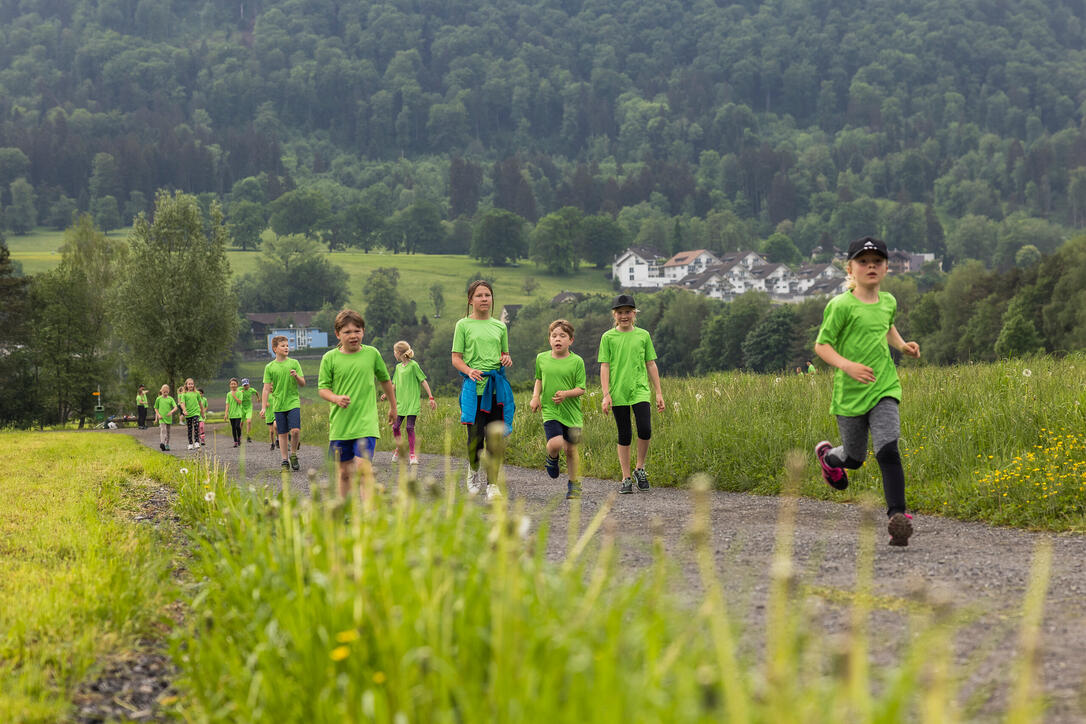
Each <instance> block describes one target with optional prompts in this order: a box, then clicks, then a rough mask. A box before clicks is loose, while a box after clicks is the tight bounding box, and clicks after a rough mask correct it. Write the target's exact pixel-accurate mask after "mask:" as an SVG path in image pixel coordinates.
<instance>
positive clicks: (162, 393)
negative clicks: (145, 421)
mask: <svg viewBox="0 0 1086 724" xmlns="http://www.w3.org/2000/svg"><path fill="white" fill-rule="evenodd" d="M176 412H177V403H176V402H174V399H173V398H172V397H170V386H169V385H162V387H161V388H160V389H159V391H158V397H156V398H155V424H156V425H158V449H159V450H163V451H165V450H169V449H170V420H172V419H173V416H174V413H176Z"/></svg>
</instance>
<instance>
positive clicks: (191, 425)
mask: <svg viewBox="0 0 1086 724" xmlns="http://www.w3.org/2000/svg"><path fill="white" fill-rule="evenodd" d="M185 425H186V427H187V429H188V433H189V445H191V444H193V443H194V442H200V416H199V415H193V416H192V417H186V418H185Z"/></svg>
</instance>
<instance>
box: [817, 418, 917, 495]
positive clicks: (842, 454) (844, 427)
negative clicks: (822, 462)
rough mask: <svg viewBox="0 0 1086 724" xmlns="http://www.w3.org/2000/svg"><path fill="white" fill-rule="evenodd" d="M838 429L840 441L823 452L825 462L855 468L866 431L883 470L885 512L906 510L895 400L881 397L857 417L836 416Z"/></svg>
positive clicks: (864, 445) (864, 454)
mask: <svg viewBox="0 0 1086 724" xmlns="http://www.w3.org/2000/svg"><path fill="white" fill-rule="evenodd" d="M837 429H838V430H839V431H840V433H841V444H840V445H839V446H837V447H835V448H833V449H832V450H830V451H829V452H828V453H827V454H826V462H827V463H829V464H830V465H832V466H834V467H842V468H851V469H853V470H855V469H856V468H858V467H860V466H861V465H863V464H864V459H865V458H866V457H867V434H868V432H870V433H871V444H872V446H873V447H874V448H875V460H877V461H878V463H879V470H880V471H881V472H882V491H883V494H884V495H885V496H886V514H887V515H893V514H894V513H904V512H905V470H904V469H903V468H902V466H901V454H900V453H899V452H898V448H897V440H898V438H899V437H901V417H900V415H899V414H898V402H897V400H895V399H894V398H892V397H884V398H882V399H881V400H879V401H878V403H877V404H876V405H875V406H874V407H872V408H871V409H870V410H868V411H867V413H866V414H863V415H857V416H856V417H846V416H844V415H838V416H837Z"/></svg>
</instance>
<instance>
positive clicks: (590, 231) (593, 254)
mask: <svg viewBox="0 0 1086 724" xmlns="http://www.w3.org/2000/svg"><path fill="white" fill-rule="evenodd" d="M625 246H626V235H625V234H624V233H623V231H622V227H621V226H619V225H618V223H617V222H615V220H614V219H612V218H611V217H610V216H606V215H596V216H586V217H584V218H583V219H581V223H580V225H579V227H578V234H577V239H576V247H577V249H576V250H577V254H578V256H580V258H581V259H584V260H586V261H588V262H589V263H591V264H593V265H594V266H595V267H596V268H597V269H603V268H605V267H607V266H610V264H611V262H613V261H614V260H615V257H616V256H618V255H619V254H621V253H622V250H623V249H624V248H625Z"/></svg>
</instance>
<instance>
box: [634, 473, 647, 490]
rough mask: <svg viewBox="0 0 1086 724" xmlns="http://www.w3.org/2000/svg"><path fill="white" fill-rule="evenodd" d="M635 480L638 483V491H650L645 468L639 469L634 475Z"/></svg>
mask: <svg viewBox="0 0 1086 724" xmlns="http://www.w3.org/2000/svg"><path fill="white" fill-rule="evenodd" d="M633 476H634V480H636V481H637V489H638V490H640V491H641V492H642V493H643V492H645V491H646V490H648V489H649V476H648V475H646V474H645V468H638V469H637V470H634V473H633Z"/></svg>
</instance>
